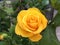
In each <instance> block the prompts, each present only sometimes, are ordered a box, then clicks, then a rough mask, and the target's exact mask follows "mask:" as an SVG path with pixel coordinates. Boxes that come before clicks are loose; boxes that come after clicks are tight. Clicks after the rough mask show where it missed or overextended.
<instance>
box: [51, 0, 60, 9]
mask: <svg viewBox="0 0 60 45" xmlns="http://www.w3.org/2000/svg"><path fill="white" fill-rule="evenodd" d="M50 1H51V5H52V6H53V7H54V8H55V9H57V10H60V0H50Z"/></svg>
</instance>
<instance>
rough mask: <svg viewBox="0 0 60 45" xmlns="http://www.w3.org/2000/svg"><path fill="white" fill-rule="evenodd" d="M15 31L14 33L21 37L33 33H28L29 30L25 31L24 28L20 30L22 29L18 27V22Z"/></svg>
mask: <svg viewBox="0 0 60 45" xmlns="http://www.w3.org/2000/svg"><path fill="white" fill-rule="evenodd" d="M15 33H16V34H17V35H21V36H22V37H30V36H32V35H33V34H32V33H30V32H27V31H25V30H22V29H21V28H20V27H19V25H18V24H17V25H16V28H15Z"/></svg>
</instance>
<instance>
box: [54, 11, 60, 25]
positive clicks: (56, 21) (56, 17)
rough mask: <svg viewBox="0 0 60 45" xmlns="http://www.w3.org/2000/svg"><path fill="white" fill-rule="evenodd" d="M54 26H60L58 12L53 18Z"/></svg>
mask: <svg viewBox="0 0 60 45" xmlns="http://www.w3.org/2000/svg"><path fill="white" fill-rule="evenodd" d="M54 25H55V26H60V13H59V12H58V13H57V15H56V16H55V18H54Z"/></svg>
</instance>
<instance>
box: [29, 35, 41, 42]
mask: <svg viewBox="0 0 60 45" xmlns="http://www.w3.org/2000/svg"><path fill="white" fill-rule="evenodd" d="M41 38H42V35H40V34H36V35H33V36H31V37H29V39H30V40H31V41H32V42H38V41H39V40H41Z"/></svg>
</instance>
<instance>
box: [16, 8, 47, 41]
mask: <svg viewBox="0 0 60 45" xmlns="http://www.w3.org/2000/svg"><path fill="white" fill-rule="evenodd" d="M47 23H48V21H47V19H46V17H45V16H44V15H43V14H42V13H41V11H40V10H39V9H37V8H35V7H33V8H29V9H28V10H22V11H20V12H19V13H18V16H17V24H16V27H15V33H16V34H17V35H20V36H22V37H26V38H28V39H30V40H31V41H33V42H37V41H39V40H40V39H41V38H42V35H41V34H40V33H41V32H42V31H43V30H44V29H45V28H46V27H47Z"/></svg>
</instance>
